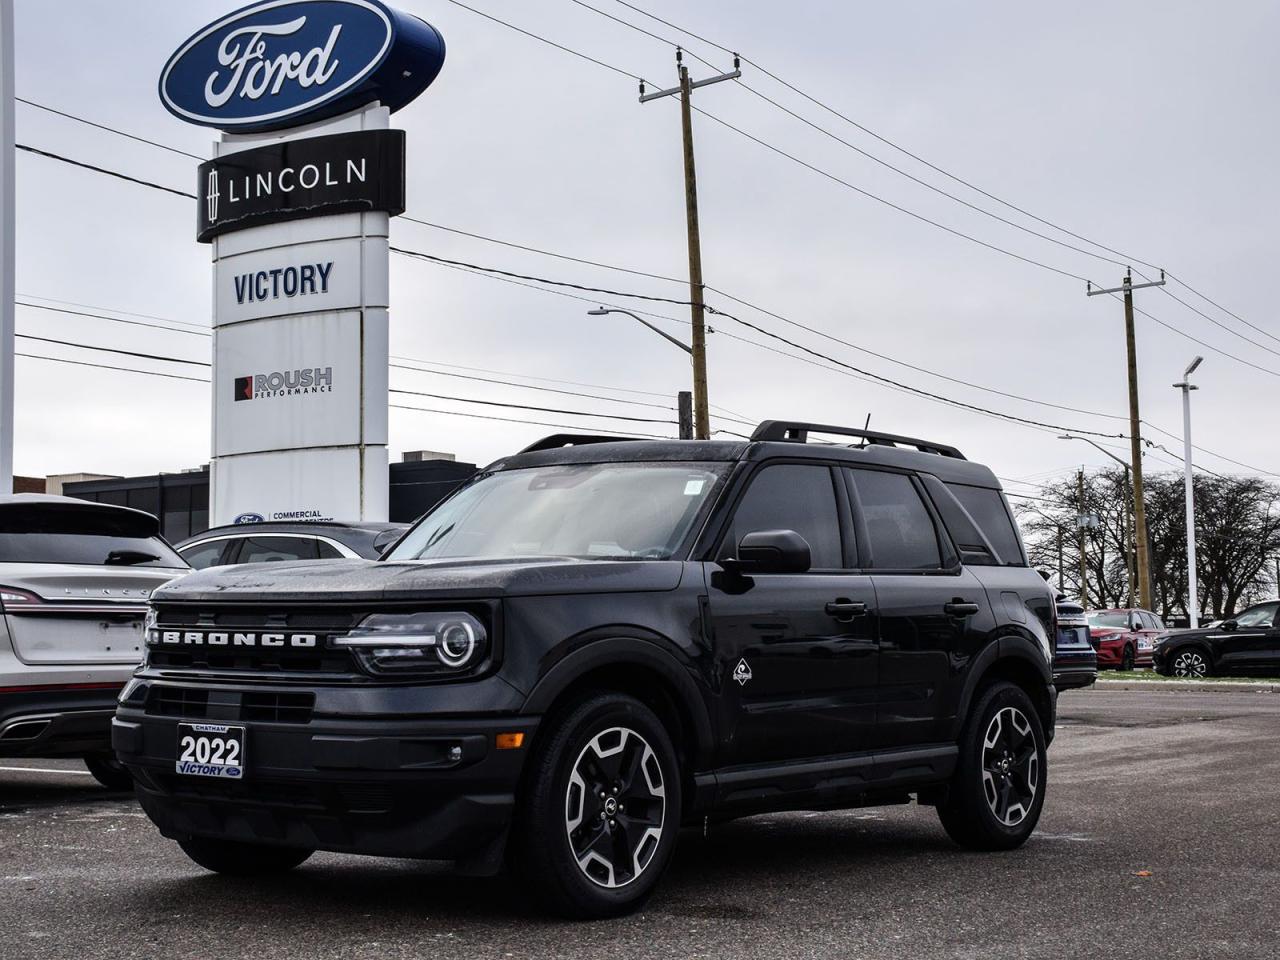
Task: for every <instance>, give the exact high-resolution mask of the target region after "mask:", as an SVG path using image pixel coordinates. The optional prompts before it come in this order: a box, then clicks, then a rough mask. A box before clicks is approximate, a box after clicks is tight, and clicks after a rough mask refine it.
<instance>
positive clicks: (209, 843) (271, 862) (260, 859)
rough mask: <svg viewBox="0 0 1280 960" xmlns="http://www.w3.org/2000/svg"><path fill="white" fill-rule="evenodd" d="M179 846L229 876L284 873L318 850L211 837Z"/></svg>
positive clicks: (202, 863) (195, 839)
mask: <svg viewBox="0 0 1280 960" xmlns="http://www.w3.org/2000/svg"><path fill="white" fill-rule="evenodd" d="M178 846H180V847H182V852H183V853H185V854H186V855H187V856H188V857H190V858H191V859H192V860H194V861H195V862H196V863H198V864H199V865H200V866H202V867H204V868H205V869H206V870H212V871H213V872H214V873H221V874H225V875H226V876H229V877H262V876H268V875H270V874H273V873H284V872H285V871H287V870H292V869H293V868H294V867H296V866H297V865H298V864H300V863H302V862H303V861H304V860H306V859H307V858H308V857H309V856H311V854H312V853H314V852H315V851H314V850H305V849H299V848H297V847H272V846H267V845H266V844H262V843H245V842H243V841H241V840H215V839H211V838H209V837H191V838H189V839H187V840H179V841H178Z"/></svg>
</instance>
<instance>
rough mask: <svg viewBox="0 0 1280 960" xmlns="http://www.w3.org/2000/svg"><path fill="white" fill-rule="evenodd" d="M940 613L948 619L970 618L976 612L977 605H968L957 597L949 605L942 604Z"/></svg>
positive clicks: (968, 603) (966, 601)
mask: <svg viewBox="0 0 1280 960" xmlns="http://www.w3.org/2000/svg"><path fill="white" fill-rule="evenodd" d="M942 612H943V613H945V614H946V615H947V616H949V617H958V618H963V617H972V616H973V615H974V614H976V613H977V612H978V605H977V604H976V603H970V602H969V601H968V600H961V599H960V598H959V597H957V598H956V599H954V600H952V601H951V602H950V603H944V604H943V605H942Z"/></svg>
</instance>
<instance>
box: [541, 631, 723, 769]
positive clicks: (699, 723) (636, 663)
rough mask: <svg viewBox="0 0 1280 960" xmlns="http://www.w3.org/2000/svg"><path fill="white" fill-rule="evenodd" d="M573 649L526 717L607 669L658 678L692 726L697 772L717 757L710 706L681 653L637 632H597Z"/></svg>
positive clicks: (550, 673) (548, 675)
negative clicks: (592, 675) (629, 669)
mask: <svg viewBox="0 0 1280 960" xmlns="http://www.w3.org/2000/svg"><path fill="white" fill-rule="evenodd" d="M572 643H573V649H572V650H570V651H569V652H568V653H566V654H564V655H563V656H562V657H560V658H559V659H558V660H556V661H555V662H554V663H553V665H552V666H551V667H550V668H549V669H548V670H547V671H546V672H545V673H544V674H543V675H542V676H541V677H540V678H539V679H538V681H537V683H536V684H535V685H534V687H533V689H532V690H530V691H529V696H528V698H527V700H526V701H525V704H524V707H523V708H522V709H521V711H520V712H521V713H525V714H543V713H546V712H547V711H548V710H549V709H550V708H551V706H552V704H554V703H555V702H556V700H557V699H558V698H559V697H560V695H561V694H563V693H564V692H565V691H566V690H568V689H569V688H570V687H571V686H572V685H573V684H574V683H575V682H577V681H578V680H580V679H581V678H583V677H585V676H586V675H587V674H589V673H591V672H593V671H596V670H600V669H604V668H608V669H611V670H618V669H621V670H623V671H625V670H626V669H627V668H629V667H630V668H632V669H634V670H635V671H636V675H637V679H638V680H645V679H648V675H649V674H657V675H658V676H659V677H661V679H662V681H664V682H665V684H666V685H667V687H668V689H669V692H670V693H671V694H672V697H673V699H674V700H675V706H676V708H677V709H678V710H679V711H680V713H681V716H682V718H683V719H684V720H685V721H686V722H687V724H688V726H689V728H690V729H689V730H688V733H689V734H690V736H691V737H692V742H693V746H694V748H695V756H694V758H693V759H694V761H695V768H696V769H702V768H703V767H704V766H705V764H706V763H707V762H708V761H709V759H710V758H711V757H713V756H714V754H715V736H714V732H713V730H712V727H711V721H710V718H709V716H708V713H707V708H706V701H705V699H704V697H703V695H702V693H701V691H700V690H699V688H698V685H697V683H695V682H694V676H695V675H696V670H695V668H694V667H693V665H692V664H691V663H686V662H684V658H683V657H682V656H681V655H680V653H679V651H678V648H677V647H676V646H675V645H674V644H673V643H671V642H670V641H669V640H667V639H666V638H663V637H661V636H659V635H657V634H647V633H642V632H634V633H632V635H629V636H620V635H617V634H616V633H612V632H609V631H607V630H604V631H593V632H592V634H589V635H585V636H581V637H576V638H574V640H573V641H572Z"/></svg>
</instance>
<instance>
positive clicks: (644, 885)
mask: <svg viewBox="0 0 1280 960" xmlns="http://www.w3.org/2000/svg"><path fill="white" fill-rule="evenodd" d="M548 720H549V722H548V723H547V724H546V726H545V727H544V728H543V729H542V730H540V731H539V735H538V747H537V751H536V753H535V755H534V756H533V757H531V758H530V766H529V768H528V771H527V774H526V779H525V782H524V785H523V789H522V790H521V795H520V799H519V803H518V805H517V809H516V816H515V819H514V823H513V826H512V831H513V833H512V838H511V853H512V860H513V865H514V866H515V868H516V871H517V872H518V873H519V874H520V875H521V877H522V879H523V880H524V883H525V884H526V889H527V890H528V891H529V892H530V893H531V894H533V895H534V896H535V897H537V898H538V899H539V900H540V901H541V902H542V905H543V906H544V907H545V908H547V909H548V910H550V911H552V912H554V913H557V914H560V915H562V916H565V917H570V918H573V919H583V920H585V919H598V918H603V917H614V916H619V915H621V914H624V913H629V912H630V911H632V910H635V909H637V908H638V907H640V906H641V905H642V904H643V903H644V902H645V901H646V900H647V899H648V898H649V895H650V894H651V893H652V892H653V890H654V888H655V887H656V886H657V884H658V881H659V879H660V878H661V876H662V873H663V871H664V870H666V868H667V864H668V863H669V862H670V860H671V855H672V853H673V852H674V851H675V845H676V835H677V833H678V832H679V828H680V816H681V780H680V766H679V762H678V760H677V756H676V750H675V747H674V746H673V744H672V742H671V737H670V735H669V734H668V733H667V730H666V728H665V727H663V725H662V722H661V721H660V720H659V719H658V718H657V717H656V716H655V715H654V713H653V711H651V710H650V709H649V708H648V707H646V706H645V705H644V704H642V703H640V702H639V701H638V700H635V699H633V698H631V697H628V696H624V695H622V694H618V693H600V694H595V695H592V696H589V697H588V698H587V699H584V700H581V701H579V702H577V703H576V704H573V705H572V706H570V707H569V708H567V709H566V710H564V711H562V712H559V713H558V714H557V715H554V716H552V717H550V718H548ZM628 807H630V808H631V809H630V810H628V809H627V808H628Z"/></svg>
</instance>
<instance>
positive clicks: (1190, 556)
mask: <svg viewBox="0 0 1280 960" xmlns="http://www.w3.org/2000/svg"><path fill="white" fill-rule="evenodd" d="M1203 360H1204V357H1196V358H1195V359H1194V360H1192V361H1191V363H1190V365H1189V366H1188V367H1187V369H1186V370H1184V371H1183V373H1182V382H1181V383H1175V384H1174V387H1176V388H1177V389H1179V390H1181V391H1182V450H1183V471H1184V474H1183V482H1184V484H1185V486H1186V494H1187V616H1188V617H1189V618H1190V619H1191V629H1192V630H1195V629H1196V628H1198V627H1199V626H1200V598H1199V596H1197V593H1198V590H1197V587H1198V585H1197V583H1196V497H1195V487H1194V484H1193V481H1192V478H1191V391H1192V390H1199V389H1200V388H1199V387H1197V386H1195V385H1194V384H1193V383H1192V382H1191V374H1192V373H1194V372H1195V369H1196V367H1198V366H1200V363H1201V362H1202V361H1203Z"/></svg>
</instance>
